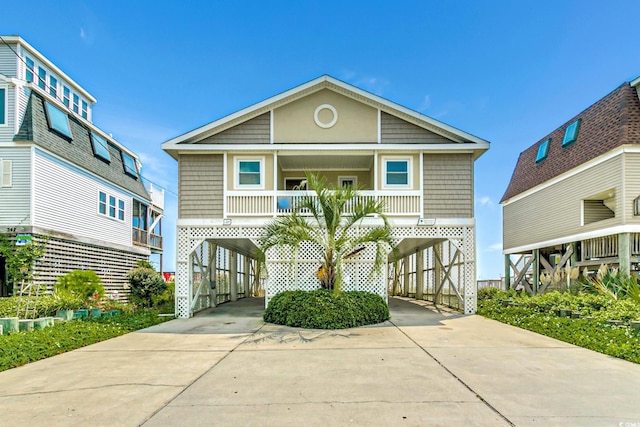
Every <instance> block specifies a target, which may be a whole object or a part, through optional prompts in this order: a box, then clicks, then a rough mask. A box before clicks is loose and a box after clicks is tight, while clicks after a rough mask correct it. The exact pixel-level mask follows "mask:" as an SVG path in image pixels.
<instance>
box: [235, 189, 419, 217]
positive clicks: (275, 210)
mask: <svg viewBox="0 0 640 427" xmlns="http://www.w3.org/2000/svg"><path fill="white" fill-rule="evenodd" d="M305 196H311V197H315V193H313V192H307V191H228V192H226V195H225V197H226V199H227V203H226V212H225V214H226V215H229V216H253V217H272V216H277V215H286V214H288V213H291V212H292V211H293V207H294V206H295V205H296V202H297V200H299V199H300V198H302V197H305ZM371 199H373V200H381V201H382V202H383V203H384V206H385V213H386V214H387V215H389V216H420V215H421V214H422V197H421V194H420V191H360V192H359V196H357V197H356V198H355V199H354V201H353V203H352V205H351V206H353V205H355V204H356V203H357V202H358V200H361V201H363V202H364V201H367V200H371ZM346 213H350V210H349V206H347V212H346Z"/></svg>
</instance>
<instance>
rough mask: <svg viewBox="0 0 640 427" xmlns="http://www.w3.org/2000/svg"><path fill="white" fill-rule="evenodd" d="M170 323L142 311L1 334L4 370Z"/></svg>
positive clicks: (0, 361)
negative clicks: (162, 323)
mask: <svg viewBox="0 0 640 427" xmlns="http://www.w3.org/2000/svg"><path fill="white" fill-rule="evenodd" d="M165 320H168V319H167V318H161V317H158V315H157V312H155V311H140V312H136V313H132V314H122V315H120V316H116V317H106V318H98V319H88V320H72V321H69V322H63V323H57V324H56V325H54V326H52V327H50V328H46V329H39V330H33V331H21V332H10V333H9V334H8V335H0V371H4V370H6V369H10V368H14V367H16V366H20V365H24V364H25V363H29V362H34V361H36V360H40V359H44V358H47V357H51V356H54V355H56V354H60V353H64V352H67V351H70V350H74V349H76V348H80V347H84V346H87V345H89V344H94V343H97V342H100V341H104V340H107V339H109V338H114V337H117V336H119V335H124V334H126V333H128V332H132V331H135V330H138V329H142V328H147V327H149V326H153V325H156V324H158V323H161V322H164V321H165Z"/></svg>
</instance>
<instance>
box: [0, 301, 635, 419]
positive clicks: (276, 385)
mask: <svg viewBox="0 0 640 427" xmlns="http://www.w3.org/2000/svg"><path fill="white" fill-rule="evenodd" d="M262 304H263V300H261V299H247V300H241V301H238V302H236V303H228V304H225V305H222V306H220V307H218V308H216V309H215V310H212V311H209V312H208V313H204V314H202V315H200V316H197V317H195V318H192V319H178V320H173V321H171V322H167V323H164V324H162V325H158V326H155V327H152V328H149V329H146V330H142V331H138V332H135V333H131V334H128V335H125V336H122V337H118V338H115V339H112V340H109V341H105V342H102V343H98V344H95V345H92V346H88V347H85V348H82V349H79V350H76V351H72V352H69V353H66V354H62V355H59V356H55V357H52V358H50V359H47V360H43V361H39V362H36V363H32V364H30V365H27V366H23V367H20V368H16V369H12V370H9V371H5V372H2V373H0V425H3V426H27V425H28V426H56V425H65V426H74V425H85V426H86V425H91V426H98V425H105V426H112V425H117V426H136V425H145V426H182V425H189V426H212V425H215V426H300V425H305V426H316V425H317V426H333V425H337V426H340V425H358V426H436V425H441V426H453V425H465V426H466V425H470V426H500V425H505V426H506V425H518V426H529V425H531V426H534V425H535V426H555V425H557V426H640V391H639V388H640V365H636V364H633V363H629V362H624V361H621V360H618V359H614V358H611V357H608V356H604V355H601V354H599V353H595V352H592V351H589V350H585V349H582V348H579V347H575V346H572V345H569V344H565V343H562V342H559V341H556V340H553V339H550V338H547V337H544V336H541V335H538V334H535V333H531V332H528V331H524V330H520V329H518V328H514V327H511V326H507V325H503V324H501V323H498V322H495V321H492V320H488V319H485V318H483V317H480V316H461V315H459V314H457V313H454V312H440V313H438V312H435V311H432V310H430V309H429V308H428V306H429V305H428V304H427V303H420V304H418V303H416V302H409V301H408V300H407V301H404V300H401V299H396V298H393V299H391V300H390V308H391V313H392V319H391V321H390V322H385V323H384V324H381V325H376V326H370V327H364V328H357V329H350V330H342V331H318V330H303V329H296V328H286V327H281V326H274V325H265V324H264V322H262V319H261V314H262Z"/></svg>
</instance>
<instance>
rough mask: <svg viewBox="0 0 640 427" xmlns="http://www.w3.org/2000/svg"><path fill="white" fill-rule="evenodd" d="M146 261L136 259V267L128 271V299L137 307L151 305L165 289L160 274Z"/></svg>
mask: <svg viewBox="0 0 640 427" xmlns="http://www.w3.org/2000/svg"><path fill="white" fill-rule="evenodd" d="M150 265H151V264H150V263H149V262H148V261H138V267H136V268H134V269H133V270H131V271H130V272H129V274H128V275H127V278H128V280H129V284H130V288H129V291H130V293H129V301H130V302H131V303H133V304H135V305H137V306H139V307H152V306H153V305H154V297H155V298H157V297H158V296H159V295H161V294H162V293H163V292H164V291H165V290H166V289H167V284H166V283H165V281H164V279H163V278H162V275H161V274H160V273H158V272H157V271H156V270H154V269H153V268H152V267H150Z"/></svg>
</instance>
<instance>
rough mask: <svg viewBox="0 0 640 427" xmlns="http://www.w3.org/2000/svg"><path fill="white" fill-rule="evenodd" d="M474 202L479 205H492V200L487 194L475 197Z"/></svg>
mask: <svg viewBox="0 0 640 427" xmlns="http://www.w3.org/2000/svg"><path fill="white" fill-rule="evenodd" d="M476 203H478V204H479V205H480V206H493V201H492V200H491V197H489V196H482V197H480V198H479V199H476Z"/></svg>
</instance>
